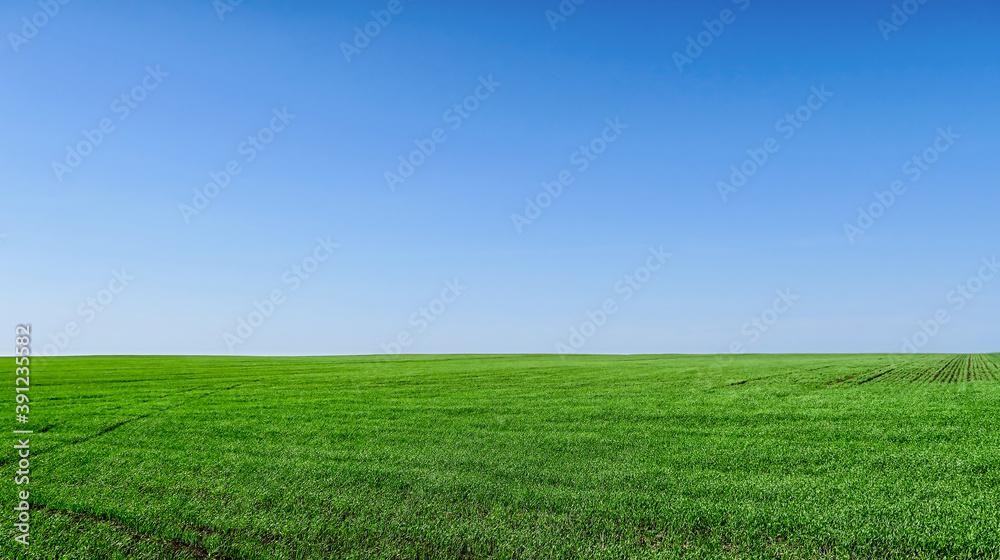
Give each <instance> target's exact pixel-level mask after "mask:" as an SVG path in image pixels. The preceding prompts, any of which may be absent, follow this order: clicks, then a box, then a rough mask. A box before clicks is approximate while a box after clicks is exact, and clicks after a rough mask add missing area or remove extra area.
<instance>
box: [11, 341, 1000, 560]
mask: <svg viewBox="0 0 1000 560" xmlns="http://www.w3.org/2000/svg"><path fill="white" fill-rule="evenodd" d="M12 362H13V360H12ZM998 364H1000V356H998V355H992V356H984V355H971V356H969V355H959V356H951V355H948V356H946V355H924V356H883V355H864V356H845V355H794V356H738V357H732V356H730V357H711V356H704V357H697V356H627V357H625V356H617V357H612V356H576V357H560V356H426V357H396V358H393V359H389V358H385V357H383V358H376V357H350V358H267V359H264V358H260V359H257V358H174V357H163V358H159V357H121V358H120V357H100V358H96V357H95V358H52V359H44V358H39V359H35V360H34V361H33V362H32V367H33V370H32V388H31V397H32V403H31V407H32V408H31V425H30V427H31V428H33V429H34V430H35V431H36V432H38V433H36V434H34V435H33V436H31V447H32V457H31V471H32V472H31V484H30V491H31V496H32V502H33V504H32V505H33V511H32V521H31V523H32V525H31V537H30V538H31V545H30V546H29V547H27V548H25V547H23V546H22V545H20V544H17V543H15V542H13V540H12V537H13V535H14V529H13V527H12V525H13V521H12V520H13V507H14V505H15V501H14V496H15V492H16V490H17V489H18V487H17V486H15V485H14V483H13V472H14V471H15V470H16V460H15V451H14V450H13V442H14V436H12V435H9V436H8V441H10V442H12V443H10V444H8V445H5V446H3V450H2V452H0V462H2V463H3V464H2V467H0V468H2V469H3V471H4V472H3V477H2V480H3V482H2V483H0V489H2V494H3V513H2V514H0V515H2V516H3V519H4V530H5V538H4V539H3V542H2V543H0V557H2V558H3V559H8V558H9V559H21V558H45V559H54V558H64V559H81V560H95V559H105V558H116V559H129V560H136V559H181V558H184V559H204V558H218V559H246V560H249V559H267V560H270V559H293V558H294V559H328V558H334V559H340V558H346V559H362V558H366V559H367V558H380V559H400V560H403V559H416V558H421V559H456V560H458V559H463V560H475V559H485V558H497V559H515V558H516V559H541V558H565V559H569V558H574V559H604V558H622V559H624V558H637V559H638V558H643V559H647V558H649V559H652V558H720V559H722V558H726V559H731V558H784V559H791V558H998V557H1000V415H998V413H997V411H998V410H1000V382H998V378H1000V365H998ZM10 391H11V393H13V384H11V389H10ZM9 402H10V409H11V410H10V412H11V415H12V414H13V398H12V397H11V400H10V401H9ZM9 426H10V427H11V428H10V429H18V428H21V427H23V426H20V425H18V424H15V423H14V422H13V421H12V420H11V421H9ZM9 433H10V431H8V434H9Z"/></svg>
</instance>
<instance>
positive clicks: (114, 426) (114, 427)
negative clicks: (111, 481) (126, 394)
mask: <svg viewBox="0 0 1000 560" xmlns="http://www.w3.org/2000/svg"><path fill="white" fill-rule="evenodd" d="M249 383H254V381H248V382H246V383H238V384H236V385H232V386H229V387H225V388H222V389H218V390H216V391H210V392H208V393H205V394H202V395H198V396H197V397H194V398H192V399H188V400H186V401H184V402H181V403H178V404H174V405H170V406H166V407H163V408H159V409H156V410H153V411H150V412H148V413H146V414H141V415H139V416H136V417H134V418H129V419H127V420H122V421H121V422H118V423H115V424H112V425H110V426H107V427H105V428H103V429H101V431H99V432H97V433H95V434H92V435H89V436H86V437H83V438H80V439H74V440H73V441H70V442H68V443H64V444H62V445H56V446H53V447H49V448H47V449H42V450H40V451H37V452H33V453H32V455H33V456H38V455H41V454H42V453H48V452H50V451H55V450H57V449H63V448H65V447H68V446H70V445H76V444H79V443H87V442H88V441H91V440H93V439H96V438H99V437H101V436H103V435H106V434H109V433H111V432H113V431H115V430H117V429H118V428H121V427H122V426H127V425H129V424H131V423H133V422H137V421H139V420H144V419H146V418H149V417H150V416H154V415H157V414H161V413H163V412H166V411H168V410H173V409H175V408H178V407H181V406H185V405H188V404H191V403H193V402H195V401H197V400H200V399H203V398H205V397H207V396H210V395H215V394H218V393H222V392H223V391H229V390H231V389H236V388H237V387H242V386H244V385H247V384H249ZM184 392H187V391H179V393H184ZM48 428H51V426H49V427H48ZM41 431H48V429H45V430H40V431H39V433H41ZM15 459H16V457H11V458H9V459H2V460H0V467H3V466H5V465H8V464H10V463H13V462H14V461H15Z"/></svg>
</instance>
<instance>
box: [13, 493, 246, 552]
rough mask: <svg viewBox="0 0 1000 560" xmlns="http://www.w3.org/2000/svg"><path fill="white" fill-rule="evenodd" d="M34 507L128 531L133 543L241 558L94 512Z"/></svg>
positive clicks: (81, 522) (170, 549)
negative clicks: (151, 543)
mask: <svg viewBox="0 0 1000 560" xmlns="http://www.w3.org/2000/svg"><path fill="white" fill-rule="evenodd" d="M32 509H37V510H39V511H45V512H48V513H51V514H54V515H63V516H66V517H69V518H70V519H72V520H73V522H74V523H79V524H97V525H105V526H111V527H114V528H116V529H120V530H122V531H124V532H126V533H128V535H129V536H130V537H131V538H132V542H133V543H138V542H147V543H148V542H153V543H156V544H158V545H160V546H162V547H163V548H165V549H167V550H168V551H169V552H186V553H188V555H190V556H193V557H194V558H196V559H197V560H239V558H237V557H235V556H228V555H226V554H220V553H218V552H213V551H210V550H208V549H207V548H205V547H204V546H202V545H200V544H192V543H187V542H184V541H180V540H177V539H169V538H165V537H158V536H156V535H154V534H152V533H146V532H143V531H138V530H136V529H133V528H132V527H129V526H128V525H126V524H125V523H123V522H121V521H119V520H117V519H112V518H110V517H101V516H99V515H96V514H93V513H81V512H74V511H66V510H61V509H57V508H54V507H52V506H50V505H48V504H32Z"/></svg>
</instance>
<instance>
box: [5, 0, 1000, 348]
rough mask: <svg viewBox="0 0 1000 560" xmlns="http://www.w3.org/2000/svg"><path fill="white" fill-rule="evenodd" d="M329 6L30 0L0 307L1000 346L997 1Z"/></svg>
mask: <svg viewBox="0 0 1000 560" xmlns="http://www.w3.org/2000/svg"><path fill="white" fill-rule="evenodd" d="M335 4H336V5H329V3H326V2H275V1H270V2H265V1H262V0H244V1H243V2H242V4H239V5H238V6H235V7H233V9H232V10H225V11H222V12H220V10H219V7H218V6H219V5H220V4H219V3H216V4H213V2H211V1H210V0H197V1H195V0H178V1H176V2H170V3H154V4H152V5H151V4H148V3H139V4H134V5H130V6H129V7H128V8H127V9H125V8H123V7H122V5H121V4H120V3H117V2H110V1H99V0H95V1H90V2H80V1H75V2H74V1H71V2H69V3H68V4H65V5H62V4H59V3H58V2H54V3H50V5H49V4H46V2H45V1H44V0H43V2H42V3H41V4H39V3H38V2H33V1H26V0H13V1H9V2H4V3H3V5H2V7H0V23H2V25H0V31H2V32H3V34H4V36H5V40H4V42H3V44H0V79H2V82H3V87H2V88H0V106H2V107H3V108H4V118H3V120H2V123H0V126H2V127H3V132H4V133H3V134H0V154H2V156H0V194H2V197H3V200H4V201H5V205H6V206H5V207H6V208H7V211H6V212H5V213H4V214H3V216H0V234H3V237H2V242H0V261H2V267H0V290H2V293H3V296H4V297H3V299H2V302H0V317H2V318H3V321H4V323H6V324H8V325H9V326H10V327H11V330H12V331H13V326H14V325H16V324H20V323H30V324H32V326H33V333H34V346H35V352H36V353H43V352H45V353H49V354H59V355H71V354H227V353H237V354H264V355H270V354H370V353H382V352H395V351H397V350H398V351H402V352H417V353H432V352H433V353H437V352H546V353H548V352H555V351H557V350H562V351H574V352H594V353H675V352H676V353H719V352H729V351H734V350H735V351H740V352H898V351H900V350H901V349H903V348H904V342H903V339H904V338H906V339H907V340H909V341H911V342H914V341H915V342H916V343H917V344H914V346H917V347H919V349H921V350H924V351H931V352H982V351H997V350H998V349H1000V346H998V343H997V341H998V340H1000V322H998V321H997V320H996V317H997V316H998V311H1000V274H995V273H994V272H992V270H993V268H991V267H989V266H987V265H986V264H984V260H983V259H986V261H985V262H987V263H992V262H993V261H991V259H992V258H993V257H994V255H997V254H998V253H1000V243H998V235H997V234H998V231H1000V226H998V223H997V220H996V210H997V208H998V207H1000V189H998V188H997V185H998V179H1000V159H998V158H997V157H996V153H997V148H998V147H1000V126H998V124H1000V122H998V121H1000V98H998V97H997V95H996V92H997V91H998V90H1000V62H998V61H1000V40H998V39H997V38H996V32H995V29H996V24H997V21H998V16H1000V6H998V5H997V4H996V3H995V2H987V1H972V0H957V1H953V2H944V1H942V0H928V1H926V2H925V3H924V4H920V3H919V2H916V1H915V0H911V2H908V3H901V2H896V3H895V6H897V7H899V10H898V11H897V12H896V14H895V23H896V24H899V25H896V26H895V27H893V28H890V27H887V26H886V24H882V25H881V28H880V23H879V22H880V21H885V22H889V23H890V24H891V23H892V22H893V15H894V3H893V2H891V1H886V2H861V1H845V2H791V1H777V0H772V1H763V0H750V1H747V0H738V1H731V0H718V1H714V2H699V3H697V5H694V3H689V2H683V3H682V2H631V3H612V2H605V1H601V0H587V1H586V2H583V3H582V4H579V5H576V4H573V3H572V2H569V3H564V5H563V6H562V7H560V3H559V2H557V1H555V0H553V1H551V2H526V1H506V2H474V3H470V2H451V1H448V2H444V1H442V2H433V3H431V2H420V1H409V0H400V1H399V2H398V3H393V2H388V1H384V2H383V1H381V0H379V1H371V2H363V3H361V2H357V3H347V4H348V5H342V3H335ZM904 4H905V5H904ZM570 6H572V7H573V8H574V9H573V10H572V13H569V12H570V9H569V7H570ZM46 7H47V8H48V9H49V11H50V12H51V13H54V15H52V16H49V15H48V14H45V15H43V16H39V15H38V14H39V13H43V10H44V9H45V8H46ZM56 8H58V11H56ZM903 8H906V10H907V11H910V12H912V13H910V14H905V12H904V11H903ZM914 8H916V9H915V10H914ZM560 9H562V10H563V11H564V13H566V14H567V15H565V16H561V17H555V16H553V14H558V13H559V10H560ZM373 11H374V12H375V14H374V15H373V14H372V12H373ZM391 11H395V12H397V13H394V14H393V13H391ZM548 11H551V13H548V14H547V12H548ZM220 13H221V17H220V15H219V14H220ZM388 16H391V19H390V18H389V17H388ZM904 16H905V20H906V21H903V19H904ZM22 18H27V22H28V23H27V24H26V22H25V20H24V19H22ZM32 19H34V20H35V23H31V20H32ZM379 19H380V20H382V22H379V21H377V20H379ZM42 22H44V25H37V24H39V23H42ZM706 22H707V23H706ZM366 26H367V29H368V30H370V31H373V32H374V33H373V35H374V36H373V37H369V36H368V35H367V34H365V35H364V36H361V37H359V36H358V32H357V31H356V30H355V28H358V29H360V30H361V32H362V33H365V28H366ZM553 27H554V29H553ZM12 34H13V36H12ZM29 35H30V37H29ZM689 39H690V41H689ZM699 40H701V42H702V43H701V45H698V46H697V47H695V46H691V42H692V41H693V42H694V43H695V44H697V43H698V41H699ZM345 45H351V46H347V47H345ZM689 49H690V51H689ZM345 52H346V53H347V55H346V56H345ZM675 53H680V55H675ZM681 55H682V56H685V57H688V58H686V59H684V58H678V56H681ZM691 55H694V56H691ZM679 60H680V61H681V62H682V64H680V66H681V68H679V67H678V66H679V65H678V61H679ZM484 84H489V86H488V87H487V86H486V85H484ZM816 91H820V92H825V93H824V95H822V96H821V97H820V96H817V94H816V93H814V92H816ZM477 94H478V98H477V97H476V96H477ZM123 95H124V96H125V98H124V99H123V98H122V96H123ZM470 96H471V97H470ZM810 103H811V104H812V107H811V108H808V109H807V107H809V104H810ZM456 104H459V107H458V108H457V109H456V107H455V106H456ZM463 104H464V107H463ZM789 114H791V115H793V119H795V122H796V123H797V124H796V125H795V126H792V127H791V128H789V123H790V121H788V120H785V119H786V115H789ZM796 114H797V115H798V116H796ZM278 115H280V116H278ZM456 115H458V116H456ZM803 117H805V118H803ZM609 122H610V123H616V122H617V123H618V124H616V125H615V126H614V127H610V126H609V125H608V123H609ZM456 125H460V126H457V127H456ZM102 126H104V127H105V129H106V130H110V132H107V133H104V132H101V127H102ZM262 130H263V132H261V131H262ZM84 131H86V132H84ZM95 131H97V132H95ZM790 131H794V134H791V135H790V137H788V136H789V132H790ZM99 136H102V138H100V141H99V142H97V138H98V137H99ZM88 137H89V139H90V140H88ZM434 138H437V139H438V141H434ZM88 142H89V143H90V144H94V143H96V144H97V145H95V146H93V149H92V150H90V149H88V144H87V143H88ZM81 143H82V144H81ZM418 145H422V146H424V149H425V151H430V146H433V153H430V154H429V155H424V154H418V155H413V152H414V150H418V149H419V148H418ZM67 147H71V148H74V150H73V151H75V152H77V155H80V154H79V151H78V150H76V148H82V150H83V152H86V153H87V155H85V156H84V155H80V158H79V160H77V159H75V156H73V155H67ZM581 148H584V150H585V151H586V153H585V151H583V150H581ZM596 151H599V152H600V153H599V154H598V153H595V152H596ZM748 151H749V152H748ZM587 153H589V154H590V155H589V156H588V155H586V154H587ZM251 156H252V157H251ZM764 156H766V158H767V159H766V162H764V163H763V164H761V165H758V164H757V163H754V162H752V161H750V162H748V161H747V160H752V158H753V157H756V158H758V162H760V161H763V159H762V158H763V157H764ZM400 157H403V158H404V159H405V158H410V159H411V160H412V161H414V162H419V165H414V166H413V170H412V175H410V176H409V177H407V178H405V180H403V181H402V182H394V181H393V180H391V178H390V180H389V181H387V178H386V173H387V172H392V173H396V174H399V173H400V169H399V167H400V161H399V158H400ZM914 157H917V158H918V161H916V162H914V161H913V158H914ZM584 161H585V162H586V163H583V162H584ZM931 161H933V163H931ZM908 162H909V163H908ZM71 163H72V164H74V166H70V164H71ZM744 165H745V166H746V169H747V170H752V171H753V173H752V175H751V176H749V177H748V178H747V179H746V182H745V184H742V185H741V186H739V187H738V188H737V189H736V190H735V191H733V190H730V189H729V188H728V187H720V182H725V183H727V184H729V185H730V186H731V185H732V183H731V180H732V174H733V166H735V167H736V168H739V167H743V166H744ZM61 166H65V167H61ZM227 167H230V170H231V171H238V174H234V175H231V176H230V177H229V178H228V180H227V179H226V178H225V176H224V175H225V174H223V172H225V171H226V168H227ZM404 167H405V166H404ZM67 169H69V171H67ZM404 171H407V172H408V170H406V169H404ZM227 174H228V172H227ZM561 174H562V178H563V179H567V184H565V185H564V186H563V188H562V189H561V192H559V191H558V190H556V191H554V192H559V195H558V196H557V197H555V198H554V199H553V198H551V196H550V197H549V198H546V196H545V195H543V194H542V193H546V191H545V190H544V188H543V186H542V185H543V183H548V184H549V185H550V188H554V187H552V182H553V181H558V180H559V179H560V176H561ZM213 176H214V177H216V178H217V180H218V182H219V183H226V187H225V188H224V189H222V188H220V189H215V187H211V186H210V187H207V188H208V189H209V192H211V193H212V194H213V195H214V198H211V199H208V198H207V197H206V199H205V200H200V199H198V196H197V195H196V194H195V190H197V191H199V192H200V193H201V194H202V195H204V194H205V190H206V185H207V184H208V183H209V182H210V181H212V180H213V179H212V177H213ZM400 176H401V177H402V175H400ZM570 180H571V182H570ZM897 181H898V183H897ZM389 183H393V184H392V188H390V184H389ZM893 186H896V187H897V189H898V191H899V193H900V194H894V195H892V197H891V198H892V199H893V200H892V203H891V204H886V202H887V201H888V200H889V198H887V197H889V195H885V194H883V195H880V196H881V198H882V202H879V198H878V197H876V195H875V193H876V192H879V193H884V192H886V191H889V192H891V191H892V188H893ZM213 189H215V190H213ZM903 189H905V190H903ZM540 195H541V198H539V196H540ZM723 195H725V196H723ZM526 199H528V200H531V201H533V202H541V203H544V204H546V207H545V208H544V209H541V211H540V215H538V214H532V215H533V216H534V218H533V219H531V221H530V224H527V225H525V222H524V221H523V220H518V219H515V218H512V215H514V214H517V215H519V216H521V217H522V218H526V216H527V215H526V214H525V213H526V206H527V205H528V202H526ZM206 202H207V205H206ZM182 205H187V207H188V209H187V210H184V209H183V208H182ZM872 205H875V207H874V208H873V207H872ZM880 205H881V206H880ZM196 206H200V207H201V208H200V209H199V208H196ZM859 207H861V208H865V209H868V210H866V212H867V211H869V210H870V211H873V212H874V213H876V214H878V217H874V218H872V219H871V220H870V221H869V220H868V218H865V217H863V216H862V217H860V218H859V210H858V209H859ZM880 207H881V208H882V211H880V210H879V208H880ZM192 209H194V210H197V211H196V212H194V211H192ZM528 211H530V209H529V210H528ZM859 220H860V221H861V224H860V225H859ZM518 224H520V227H518ZM845 224H849V225H853V226H855V227H857V228H858V230H860V231H863V232H864V233H863V234H862V235H860V236H858V235H857V231H858V230H852V231H854V234H853V235H850V236H849V235H848V232H845ZM861 225H863V226H864V227H863V228H862V227H860V226H861ZM667 254H668V255H669V256H668V257H665V256H664V255H667ZM656 255H659V257H656ZM320 257H322V258H320ZM651 259H652V260H651ZM646 266H650V268H647V269H644V267H646ZM293 267H297V268H293ZM652 267H656V268H657V269H656V270H651V268H652ZM116 275H117V276H116ZM994 275H995V276H996V278H995V279H994V278H993V276H994ZM118 277H121V278H122V279H119V278H118ZM779 291H780V292H781V293H782V294H783V296H784V297H782V295H779V294H778V292H779ZM966 294H967V295H966ZM272 296H276V297H274V298H272ZM271 299H274V300H275V301H279V302H280V303H274V302H273V301H272V302H271V303H267V302H265V300H271ZM255 304H256V305H255ZM606 305H607V306H608V309H612V308H613V309H614V312H612V313H606V312H605V316H604V317H603V319H602V315H601V313H602V312H603V311H601V310H602V309H603V308H604V306H606ZM942 312H943V314H942ZM255 313H259V315H254V314H255ZM935 316H937V318H935ZM244 322H245V324H244ZM251 323H252V325H251ZM574 329H575V331H574ZM920 333H923V334H920ZM915 335H916V336H915ZM12 336H13V335H12ZM397 345H398V346H397Z"/></svg>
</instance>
